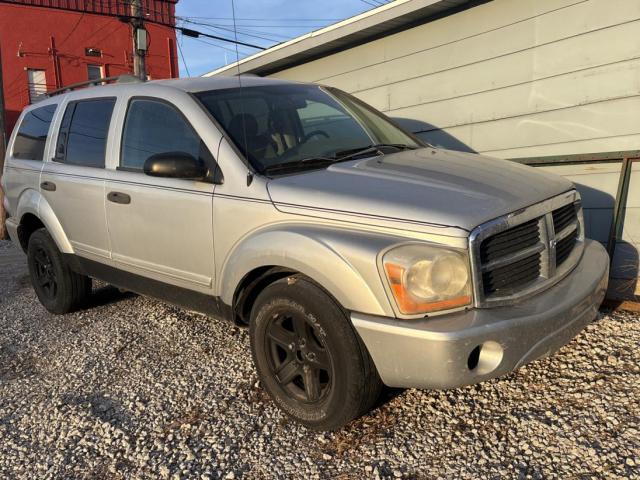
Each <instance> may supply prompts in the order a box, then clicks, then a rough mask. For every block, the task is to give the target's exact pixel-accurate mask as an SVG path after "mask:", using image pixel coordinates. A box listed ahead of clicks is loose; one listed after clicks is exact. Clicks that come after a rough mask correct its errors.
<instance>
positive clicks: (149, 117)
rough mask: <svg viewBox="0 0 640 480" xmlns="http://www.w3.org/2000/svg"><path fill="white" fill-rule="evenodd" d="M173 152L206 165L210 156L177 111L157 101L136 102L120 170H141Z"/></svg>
mask: <svg viewBox="0 0 640 480" xmlns="http://www.w3.org/2000/svg"><path fill="white" fill-rule="evenodd" d="M169 152H183V153H188V154H190V155H191V156H193V157H194V158H196V159H200V160H203V161H204V160H205V157H208V156H210V155H209V154H208V150H206V147H205V146H204V144H203V142H202V140H201V139H200V137H199V136H198V134H197V133H196V132H195V131H194V130H193V128H192V127H191V125H190V124H189V123H188V122H187V120H186V119H185V118H184V116H183V115H182V114H181V113H180V112H179V111H178V110H176V108H175V107H173V106H171V105H169V104H167V103H165V102H161V101H157V100H149V99H134V100H132V101H131V103H130V104H129V109H128V111H127V117H126V120H125V124H124V131H123V133H122V148H121V154H120V166H121V167H124V168H127V169H136V170H140V169H142V167H143V166H144V162H145V161H146V160H147V159H148V158H149V157H150V156H152V155H155V154H158V153H169Z"/></svg>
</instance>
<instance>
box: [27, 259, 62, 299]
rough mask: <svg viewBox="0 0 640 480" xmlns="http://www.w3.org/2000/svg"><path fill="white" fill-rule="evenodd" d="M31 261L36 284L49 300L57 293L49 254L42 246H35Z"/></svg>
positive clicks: (54, 273)
mask: <svg viewBox="0 0 640 480" xmlns="http://www.w3.org/2000/svg"><path fill="white" fill-rule="evenodd" d="M33 261H34V267H35V269H34V276H35V280H36V282H37V284H38V285H39V286H40V287H41V288H42V292H43V293H44V295H45V296H46V297H47V298H48V299H49V300H53V299H55V297H56V294H57V293H58V279H57V278H56V272H55V270H54V268H53V262H52V261H51V258H50V257H49V254H48V253H47V251H46V250H45V249H44V248H42V247H36V249H35V252H34V255H33Z"/></svg>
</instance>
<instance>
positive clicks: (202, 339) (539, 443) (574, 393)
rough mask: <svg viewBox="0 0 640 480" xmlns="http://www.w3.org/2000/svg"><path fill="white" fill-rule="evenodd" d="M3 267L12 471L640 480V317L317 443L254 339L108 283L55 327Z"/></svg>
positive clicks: (605, 324) (42, 474)
mask: <svg viewBox="0 0 640 480" xmlns="http://www.w3.org/2000/svg"><path fill="white" fill-rule="evenodd" d="M11 252H13V253H15V250H14V249H13V247H9V246H8V244H7V243H6V242H0V259H1V258H3V256H4V258H6V256H7V255H8V254H9V253H11ZM5 263H6V262H5ZM0 268H4V271H5V274H4V275H1V274H0V478H29V479H30V478H92V479H93V478H187V477H188V478H202V479H206V478H226V479H232V478H251V479H254V478H272V477H286V478H328V477H331V478H336V477H338V478H342V479H350V478H354V479H356V478H363V477H364V478H379V477H381V478H436V477H443V478H543V477H544V478H546V477H559V478H592V477H594V478H623V477H628V478H640V421H639V420H640V348H639V344H640V316H639V315H638V314H630V313H612V314H603V315H602V316H601V318H599V319H598V320H597V321H596V322H595V323H594V324H592V325H590V326H589V327H588V328H587V330H586V331H585V332H584V333H582V334H581V335H580V336H579V337H578V338H577V339H576V340H574V341H573V342H572V343H570V344H569V345H567V346H566V347H564V348H563V349H562V350H561V351H560V352H559V353H558V354H556V355H555V356H553V357H551V358H548V359H545V360H541V361H538V362H535V363H533V364H531V365H529V366H527V367H524V368H522V369H520V370H519V371H517V372H516V373H513V374H511V375H509V376H507V377H505V378H503V379H501V380H495V381H490V382H487V383H484V384H482V385H478V386H472V387H467V388H461V389H457V390H451V391H444V392H443V391H440V392H436V391H431V392H429V391H419V390H406V391H400V392H390V395H389V398H387V400H386V402H384V403H383V404H382V405H381V406H380V407H379V408H378V409H377V410H375V411H374V412H372V413H371V414H369V415H368V416H366V417H364V418H362V419H360V420H358V421H356V422H354V423H353V424H352V425H350V426H348V427H347V428H345V429H343V430H341V431H338V432H333V433H314V432H309V431H306V430H305V429H304V428H303V427H300V426H297V425H296V424H293V423H291V422H290V421H288V420H287V419H286V418H285V417H284V416H283V415H282V414H281V413H280V412H279V411H278V410H277V409H276V408H275V407H274V406H273V404H272V403H271V402H270V401H269V399H268V398H267V397H266V395H265V393H264V392H263V390H262V389H261V388H260V385H259V384H258V382H257V378H256V373H255V370H254V368H253V366H252V363H251V359H250V354H249V339H248V335H247V332H246V331H244V330H241V329H238V328H236V327H233V326H231V325H230V324H227V323H225V322H223V321H218V320H215V319H209V318H206V317H204V316H201V315H198V314H195V313H190V312H186V311H184V310H181V309H178V308H175V307H172V306H169V305H166V304H163V303H160V302H157V301H155V300H152V299H148V298H143V297H137V296H134V295H128V294H121V293H119V292H118V291H117V290H115V289H111V288H109V287H104V286H98V288H97V289H96V295H95V299H94V303H95V306H94V307H93V308H91V309H89V310H85V311H82V312H78V313H75V314H72V315H65V316H52V315H50V314H48V313H47V312H46V311H45V310H44V309H43V308H42V307H41V306H40V304H39V303H38V302H37V300H36V297H35V295H34V293H33V292H32V290H31V288H30V286H29V284H28V281H27V280H26V277H25V274H24V268H23V267H22V266H19V265H17V266H16V265H14V266H13V267H12V269H11V273H10V274H7V273H6V272H8V267H7V265H4V266H2V263H1V262H0Z"/></svg>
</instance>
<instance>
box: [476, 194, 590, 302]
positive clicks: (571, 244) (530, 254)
mask: <svg viewBox="0 0 640 480" xmlns="http://www.w3.org/2000/svg"><path fill="white" fill-rule="evenodd" d="M567 202H570V203H567ZM579 205H580V204H579V195H578V194H577V192H570V193H568V194H564V195H562V196H560V197H555V198H552V199H550V200H547V201H545V202H542V203H540V204H537V205H533V206H532V207H529V208H526V209H524V210H521V211H519V212H517V213H515V214H512V215H507V216H505V217H501V218H499V219H496V220H494V221H492V222H488V223H487V224H485V225H481V226H480V227H478V228H477V229H476V230H474V232H472V235H471V243H470V250H471V254H472V260H473V265H474V267H473V268H474V272H475V273H474V278H475V284H474V292H475V295H476V299H477V300H476V304H477V305H478V306H489V305H495V304H498V305H500V304H508V303H511V302H513V301H515V299H517V298H520V297H521V296H522V295H525V294H529V293H532V292H537V291H538V290H539V289H542V288H544V287H545V285H548V284H550V283H552V282H554V279H555V278H556V277H558V278H559V275H561V274H562V273H564V272H566V271H568V269H569V268H571V266H572V265H575V262H577V259H578V258H579V256H577V255H572V252H573V251H574V250H575V249H576V248H577V246H578V245H582V244H583V240H582V237H581V233H580V232H581V226H580V225H579V224H578V221H579V218H578V217H579V216H578V213H579V208H580V207H579ZM519 218H521V219H522V220H521V222H518V219H519ZM580 218H581V217H580ZM572 226H573V228H572ZM554 246H555V255H554V248H553V247H554ZM569 259H571V262H569ZM560 267H561V268H560Z"/></svg>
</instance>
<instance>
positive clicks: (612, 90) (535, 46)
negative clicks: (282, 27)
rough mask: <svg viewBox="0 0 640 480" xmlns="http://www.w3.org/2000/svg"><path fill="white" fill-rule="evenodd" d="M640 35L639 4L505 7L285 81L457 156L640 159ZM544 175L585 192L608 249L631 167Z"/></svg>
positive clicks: (629, 242) (322, 62)
mask: <svg viewBox="0 0 640 480" xmlns="http://www.w3.org/2000/svg"><path fill="white" fill-rule="evenodd" d="M639 32H640V1H638V0H616V1H615V2H612V1H611V0H581V1H578V0H494V1H492V2H489V3H487V4H483V5H480V6H477V7H474V8H472V9H469V10H466V11H463V12H460V13H457V14H455V15H451V16H448V17H445V18H442V19H439V20H436V21H433V22H430V23H427V24H425V25H421V26H417V27H414V28H412V29H410V30H406V31H403V32H400V33H397V34H394V35H391V36H388V37H384V38H381V39H378V40H374V41H371V42H369V43H367V44H363V45H360V46H357V47H354V48H351V49H349V50H345V51H342V52H339V53H336V54H333V55H330V56H327V57H324V58H321V59H318V60H315V61H312V62H309V63H306V64H303V65H300V66H297V67H293V68H290V69H287V70H283V71H280V72H278V73H276V74H274V75H273V76H274V77H278V78H285V79H291V80H303V81H313V82H318V83H323V84H327V85H332V86H336V87H338V88H341V89H343V90H345V91H347V92H350V93H353V94H355V95H356V96H358V97H359V98H361V99H363V100H365V101H366V102H368V103H370V104H371V105H373V106H375V107H377V108H378V109H380V110H382V111H384V112H386V113H387V114H388V115H389V116H391V117H394V118H396V119H400V120H401V122H402V123H404V125H405V126H406V127H408V128H409V129H411V130H413V131H414V132H418V134H419V135H420V136H421V137H422V138H424V139H426V140H428V141H430V142H431V143H435V144H438V145H441V146H444V147H446V148H453V149H458V150H467V151H477V152H479V153H484V154H488V155H493V156H496V157H501V158H522V157H544V156H551V155H574V154H592V153H601V152H613V151H632V150H640V35H639ZM541 168H545V169H549V170H551V171H554V172H557V173H560V174H563V175H565V176H567V177H568V178H570V179H572V180H574V181H575V182H576V183H577V184H578V186H579V189H580V190H581V193H582V195H583V199H584V203H585V206H586V209H587V219H588V226H589V230H588V234H589V235H590V236H592V237H594V238H597V239H598V240H601V241H603V242H606V240H607V235H608V232H609V229H610V227H611V218H612V215H611V213H612V211H613V207H614V204H615V197H616V194H617V188H618V183H619V178H620V169H621V162H609V163H595V164H593V163H591V164H584V163H583V164H576V165H557V166H546V167H541ZM638 168H640V167H638V166H637V162H636V164H635V166H634V170H633V173H632V178H631V183H630V185H631V188H630V189H629V195H628V198H627V205H626V207H627V208H626V211H625V213H624V215H625V220H626V221H625V226H624V229H623V234H622V238H620V239H619V245H618V246H620V248H618V249H617V253H616V259H615V261H614V277H619V278H620V279H623V280H624V279H631V281H637V276H638V268H637V264H638V253H637V251H638V248H639V247H640V241H639V239H640V221H638V220H639V216H640V174H639V173H638ZM625 265H626V266H627V267H624V266H625ZM633 265H635V267H633ZM634 279H635V280H634ZM627 283H628V282H627ZM634 289H635V286H634Z"/></svg>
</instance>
